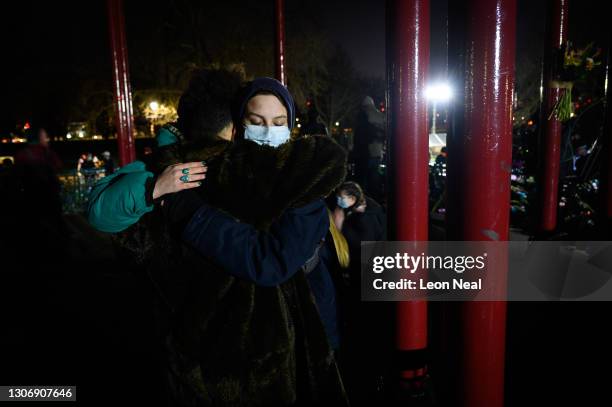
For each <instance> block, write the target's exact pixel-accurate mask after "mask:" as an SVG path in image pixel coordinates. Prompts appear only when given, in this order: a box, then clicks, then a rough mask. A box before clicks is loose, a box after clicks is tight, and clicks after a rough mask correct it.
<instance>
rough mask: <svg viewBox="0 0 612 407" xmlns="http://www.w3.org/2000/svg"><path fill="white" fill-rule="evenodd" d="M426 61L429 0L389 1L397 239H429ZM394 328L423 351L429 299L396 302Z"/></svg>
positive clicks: (402, 344)
mask: <svg viewBox="0 0 612 407" xmlns="http://www.w3.org/2000/svg"><path fill="white" fill-rule="evenodd" d="M428 64H429V0H388V1H387V92H388V96H387V97H388V101H387V106H388V108H387V118H388V134H389V146H390V155H389V167H388V168H389V181H390V183H389V185H390V199H389V206H390V209H391V216H390V217H389V218H390V221H391V222H392V223H391V224H390V225H389V230H390V232H392V234H393V235H394V236H393V238H394V239H395V240H406V241H426V240H427V238H428V221H429V211H428V202H429V201H428V174H429V169H428V161H429V135H428V126H427V101H426V100H425V92H424V90H425V84H426V77H427V68H428ZM396 327H397V329H396V347H397V349H398V350H399V351H414V350H422V349H425V348H426V347H427V302H425V301H406V302H400V303H398V304H397V315H396Z"/></svg>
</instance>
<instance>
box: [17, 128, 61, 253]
mask: <svg viewBox="0 0 612 407" xmlns="http://www.w3.org/2000/svg"><path fill="white" fill-rule="evenodd" d="M26 137H27V141H28V144H27V146H26V147H25V148H23V149H22V150H20V151H18V152H17V154H16V155H15V168H14V176H15V177H16V180H17V183H18V184H19V185H20V187H19V189H18V191H17V193H15V194H11V197H10V198H11V199H13V200H16V206H15V207H16V208H17V210H18V211H20V212H23V214H19V213H17V214H13V215H14V217H15V218H16V219H21V220H22V222H24V224H21V225H20V227H18V230H16V233H18V234H21V233H25V234H26V236H25V239H24V240H21V241H28V242H30V244H31V245H33V247H37V248H39V249H40V250H41V251H47V250H48V253H49V255H50V256H55V258H59V257H60V256H59V253H60V251H61V242H62V241H63V238H64V237H65V235H66V233H65V224H64V222H63V218H62V201H61V197H60V192H61V184H60V181H59V178H58V171H59V170H60V169H61V168H62V162H61V160H60V159H59V157H58V155H57V154H56V153H55V152H54V151H53V150H52V149H51V147H50V138H49V135H48V134H47V131H46V130H45V128H43V127H37V126H36V125H34V126H32V127H30V129H28V131H27V133H26ZM16 240H17V241H20V240H19V238H18V237H17V238H16ZM54 253H55V254H54ZM41 257H42V256H41Z"/></svg>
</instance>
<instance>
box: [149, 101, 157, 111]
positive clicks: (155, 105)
mask: <svg viewBox="0 0 612 407" xmlns="http://www.w3.org/2000/svg"><path fill="white" fill-rule="evenodd" d="M149 108H151V110H152V111H153V112H156V111H157V109H159V103H157V102H156V101H153V102H151V103H149Z"/></svg>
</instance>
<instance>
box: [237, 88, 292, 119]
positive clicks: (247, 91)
mask: <svg viewBox="0 0 612 407" xmlns="http://www.w3.org/2000/svg"><path fill="white" fill-rule="evenodd" d="M262 91H264V92H270V93H273V94H274V95H276V97H278V98H279V99H280V100H281V102H283V104H284V105H285V107H286V108H287V116H288V117H287V119H288V120H287V123H288V126H289V128H290V129H292V128H293V126H294V123H295V105H294V103H293V97H292V96H291V93H289V90H288V89H287V88H286V87H285V85H283V84H282V83H280V82H279V81H277V80H276V79H274V78H265V77H264V78H256V79H254V80H252V81H251V82H248V83H247V84H246V85H245V86H244V87H243V88H242V89H241V90H240V91H239V92H238V94H237V95H236V99H235V101H234V103H233V106H232V116H233V117H234V124H235V125H238V124H239V123H242V118H243V117H244V111H245V110H246V106H247V103H249V100H251V98H252V97H253V96H255V95H256V94H257V93H259V92H262Z"/></svg>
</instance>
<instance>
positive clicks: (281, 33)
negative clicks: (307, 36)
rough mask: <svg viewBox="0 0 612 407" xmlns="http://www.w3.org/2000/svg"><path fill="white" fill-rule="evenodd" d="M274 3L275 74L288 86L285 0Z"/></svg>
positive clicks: (277, 0) (276, 0)
mask: <svg viewBox="0 0 612 407" xmlns="http://www.w3.org/2000/svg"><path fill="white" fill-rule="evenodd" d="M274 5H275V10H274V16H275V21H274V23H275V24H274V27H275V41H274V51H275V54H274V61H275V68H276V71H275V74H276V79H278V80H279V81H280V82H281V83H282V84H283V85H285V86H287V76H286V73H285V0H275V2H274Z"/></svg>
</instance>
